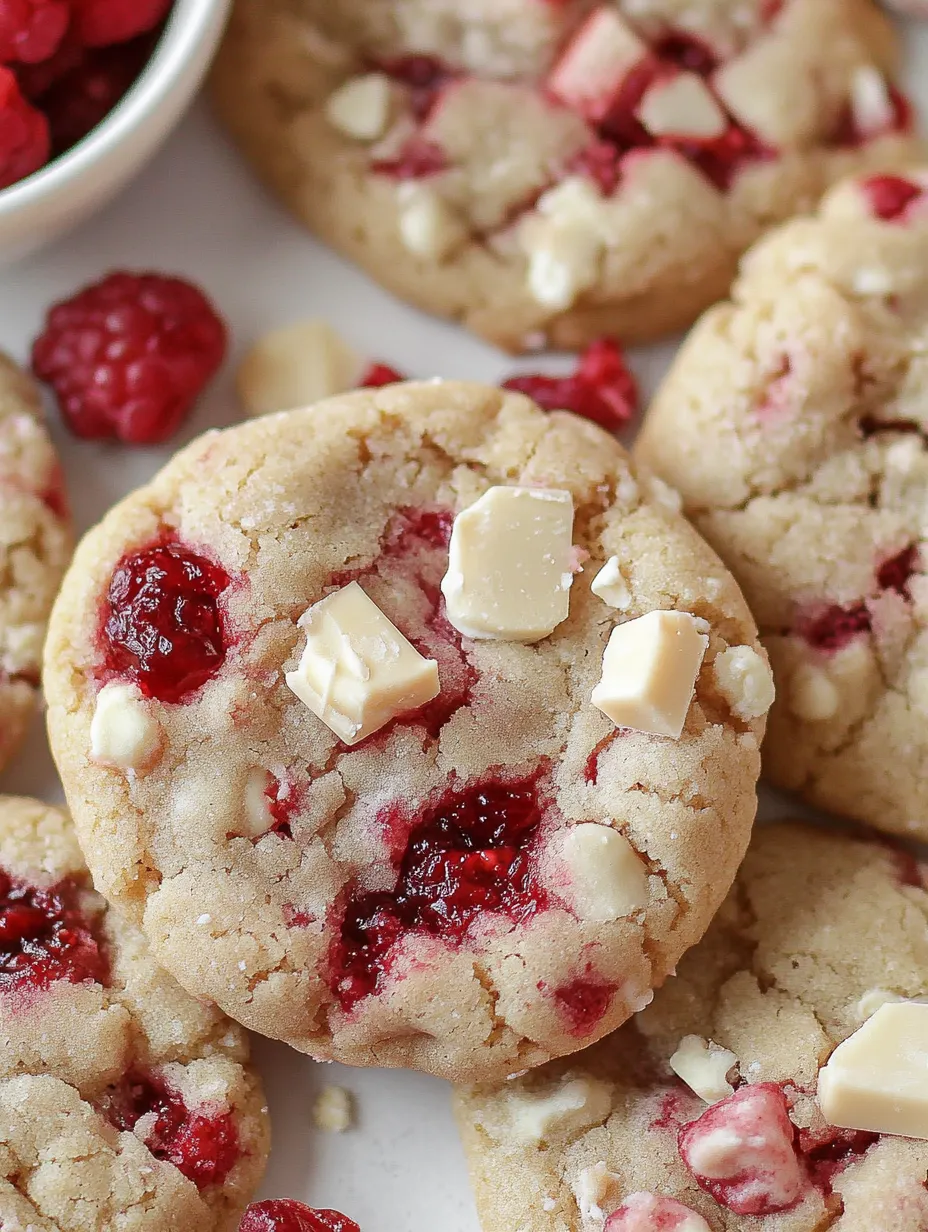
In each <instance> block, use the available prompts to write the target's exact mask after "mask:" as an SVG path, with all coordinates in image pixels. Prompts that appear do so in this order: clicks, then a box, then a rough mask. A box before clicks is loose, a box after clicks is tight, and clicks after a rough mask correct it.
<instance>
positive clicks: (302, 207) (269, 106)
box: [213, 0, 918, 351]
mask: <svg viewBox="0 0 928 1232" xmlns="http://www.w3.org/2000/svg"><path fill="white" fill-rule="evenodd" d="M896 52H897V47H896V39H895V35H894V33H893V31H892V29H891V27H890V25H889V23H888V22H887V20H886V18H885V17H883V16H882V15H881V14H880V12H879V11H878V9H877V8H876V7H875V5H874V4H873V3H872V2H871V0H778V2H777V3H772V4H771V3H769V0H746V3H742V4H738V5H734V6H733V5H731V4H726V3H719V0H693V2H692V3H688V4H681V3H679V0H621V2H620V3H605V4H600V5H599V6H594V5H593V4H591V3H590V2H589V0H566V2H561V3H557V4H546V3H543V2H541V0H508V2H507V3H506V4H505V5H502V6H501V5H500V4H499V3H494V2H493V0H482V2H481V3H480V4H478V5H476V6H475V5H470V6H468V8H467V12H466V14H462V12H461V6H460V5H459V4H456V3H449V2H448V0H396V2H395V3H390V4H386V3H383V2H382V0H350V3H342V4H339V5H337V6H333V5H331V4H329V3H326V2H324V0H309V2H307V3H304V4H301V5H299V6H296V5H294V4H293V3H292V2H290V0H238V2H237V4H236V8H235V12H234V15H233V18H232V24H231V26H230V29H229V32H228V35H227V37H226V41H225V46H224V48H223V50H222V52H221V54H220V57H219V60H218V63H217V66H216V70H215V75H214V81H213V85H214V95H215V98H216V103H217V106H218V110H219V113H220V115H221V117H222V118H223V120H224V121H225V123H226V125H227V126H228V128H229V130H230V131H231V133H232V135H233V136H234V138H235V140H236V141H237V142H238V144H239V145H240V146H241V148H242V149H243V151H244V152H245V154H246V155H247V157H248V158H249V160H250V161H251V162H252V163H253V164H254V166H255V167H256V168H257V170H258V172H259V173H260V174H261V176H262V177H263V178H264V180H265V181H266V182H267V183H268V184H269V185H270V186H271V188H273V189H274V191H275V192H276V193H277V194H278V195H279V196H280V197H281V198H282V199H283V200H284V202H285V203H286V204H287V205H288V206H289V207H290V208H291V209H292V210H293V211H294V212H295V213H296V214H297V216H298V217H299V218H300V219H302V220H303V221H304V222H305V223H306V224H307V225H308V226H309V227H310V228H311V229H312V230H313V231H314V232H316V234H318V235H319V236H321V237H322V238H323V239H325V240H326V241H327V242H329V243H330V244H332V245H333V246H334V247H335V248H337V249H338V250H339V251H341V252H343V253H344V254H346V255H347V256H349V257H351V258H352V259H353V260H355V261H356V262H357V263H358V264H359V265H361V266H362V267H363V268H364V269H365V270H367V271H368V272H369V273H370V274H371V275H372V276H373V277H374V278H376V279H377V280H378V281H379V282H381V283H382V284H383V285H384V286H386V287H387V288H389V289H390V290H391V291H393V292H394V293H395V294H397V295H399V296H401V297H402V298H403V299H407V300H409V301H411V302H412V303H414V304H417V305H419V306H420V307H422V308H425V309H427V310H428V311H430V312H433V313H436V314H438V315H439V316H445V317H450V318H452V319H454V320H459V321H462V322H463V323H464V324H465V325H467V326H468V327H469V328H470V329H472V330H474V331H475V332H477V333H478V334H481V335H483V336H484V337H485V338H487V339H489V340H490V341H491V342H494V343H496V344H498V345H501V346H503V347H505V348H507V349H510V350H515V351H518V350H524V349H534V348H537V347H539V346H541V345H543V344H544V343H545V342H548V343H551V344H553V345H556V346H559V347H565V348H579V347H581V346H583V345H585V344H587V343H589V342H591V341H593V340H595V339H596V338H599V337H601V336H603V335H610V336H614V337H619V338H621V339H623V340H624V341H626V342H641V341H645V340H648V339H652V338H655V337H657V336H659V335H661V334H664V333H667V332H668V331H671V330H674V329H679V328H682V327H684V326H686V325H688V324H690V322H692V321H693V319H694V318H695V317H696V315H697V314H698V313H699V312H700V311H701V310H702V309H703V308H705V307H707V306H708V305H709V304H711V303H713V302H714V301H715V300H717V299H718V298H719V297H720V296H721V295H723V294H725V292H726V291H727V289H728V287H729V285H730V283H731V279H732V276H733V274H734V270H735V263H736V260H737V257H738V254H739V253H740V252H742V251H743V250H744V249H745V248H746V247H747V246H748V244H750V243H751V242H752V241H753V240H754V239H755V238H756V237H757V236H758V235H759V234H760V232H761V231H763V230H764V229H765V228H766V227H768V226H769V225H770V224H771V223H773V222H776V221H778V220H781V219H783V218H786V217H789V216H791V215H792V214H793V213H795V212H796V211H797V210H801V209H802V208H804V207H808V206H810V205H811V204H812V203H813V202H814V201H815V200H816V199H817V197H818V196H819V195H820V193H821V192H822V190H823V189H824V187H825V186H826V185H827V184H828V183H830V182H831V181H833V180H834V179H835V178H836V177H837V176H839V175H841V174H846V173H848V172H850V171H853V170H855V169H857V168H859V167H870V166H873V165H875V164H878V163H879V164H882V163H884V162H887V161H889V162H898V161H900V160H902V159H911V157H912V156H913V153H914V151H915V150H916V149H917V148H918V147H917V144H916V142H915V140H914V138H913V136H912V133H911V121H912V116H911V110H910V107H909V105H908V103H907V102H906V101H905V100H904V99H903V97H902V96H901V95H900V94H899V92H898V90H897V89H896V87H895V85H894V84H893V82H894V76H893V74H894V65H895V61H896Z"/></svg>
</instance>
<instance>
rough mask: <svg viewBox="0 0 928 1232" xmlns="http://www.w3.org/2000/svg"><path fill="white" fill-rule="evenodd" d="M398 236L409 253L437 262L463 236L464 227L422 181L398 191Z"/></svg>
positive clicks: (436, 194)
mask: <svg viewBox="0 0 928 1232" xmlns="http://www.w3.org/2000/svg"><path fill="white" fill-rule="evenodd" d="M399 201H400V216H399V227H400V237H401V239H402V241H403V243H404V244H405V246H406V248H407V249H408V251H409V252H411V253H413V254H414V255H415V256H417V257H426V258H427V259H428V260H430V261H433V260H434V261H441V260H442V259H443V258H444V257H447V256H448V255H449V254H450V253H451V252H452V251H453V250H454V249H455V248H458V247H459V246H460V245H461V244H462V243H463V242H464V240H465V239H466V238H467V227H466V226H465V225H464V222H463V221H462V219H461V218H460V217H459V216H458V215H457V214H456V213H455V211H454V209H453V208H452V207H451V206H450V205H449V204H448V202H447V201H446V200H445V199H444V198H443V197H441V196H439V194H438V193H437V192H435V191H434V189H431V188H427V187H426V186H425V185H424V184H414V183H411V184H403V185H401V186H400V191H399Z"/></svg>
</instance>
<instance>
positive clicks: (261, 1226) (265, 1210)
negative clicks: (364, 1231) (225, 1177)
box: [239, 1198, 361, 1232]
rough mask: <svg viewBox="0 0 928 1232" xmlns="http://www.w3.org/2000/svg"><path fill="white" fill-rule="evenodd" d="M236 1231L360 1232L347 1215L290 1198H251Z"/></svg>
mask: <svg viewBox="0 0 928 1232" xmlns="http://www.w3.org/2000/svg"><path fill="white" fill-rule="evenodd" d="M239 1232H361V1229H360V1228H359V1227H358V1225H357V1224H356V1223H355V1222H354V1220H353V1219H349V1218H348V1217H347V1215H340V1214H339V1213H338V1211H330V1210H313V1209H311V1208H310V1207H308V1206H304V1205H303V1203H302V1202H294V1201H293V1199H292V1198H274V1199H272V1200H271V1201H270V1202H255V1203H253V1204H252V1205H251V1206H249V1208H248V1210H247V1211H246V1212H245V1214H244V1215H243V1216H242V1222H241V1223H240V1224H239Z"/></svg>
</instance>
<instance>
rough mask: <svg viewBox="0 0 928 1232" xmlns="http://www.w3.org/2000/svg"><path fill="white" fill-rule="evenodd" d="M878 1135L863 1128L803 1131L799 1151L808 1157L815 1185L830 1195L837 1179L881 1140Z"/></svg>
mask: <svg viewBox="0 0 928 1232" xmlns="http://www.w3.org/2000/svg"><path fill="white" fill-rule="evenodd" d="M879 1136H880V1135H879V1134H872V1133H869V1132H867V1131H866V1130H861V1129H836V1128H835V1126H834V1125H825V1126H824V1127H823V1128H822V1129H818V1130H811V1129H800V1130H799V1150H800V1151H801V1152H802V1154H803V1155H804V1156H805V1160H806V1164H807V1166H808V1169H809V1175H810V1176H811V1178H812V1183H813V1184H814V1185H815V1186H816V1187H817V1188H818V1189H821V1190H822V1191H823V1192H824V1193H826V1194H829V1193H831V1190H832V1184H833V1182H834V1178H835V1177H836V1176H837V1175H838V1174H839V1173H841V1172H843V1171H844V1169H845V1168H846V1167H847V1166H848V1165H849V1164H852V1163H854V1162H855V1161H856V1160H858V1159H860V1158H861V1156H863V1155H865V1154H866V1153H867V1151H868V1150H869V1149H870V1147H871V1146H873V1144H874V1142H877V1141H878V1140H879Z"/></svg>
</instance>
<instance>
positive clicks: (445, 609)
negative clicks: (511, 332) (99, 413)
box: [47, 382, 772, 1078]
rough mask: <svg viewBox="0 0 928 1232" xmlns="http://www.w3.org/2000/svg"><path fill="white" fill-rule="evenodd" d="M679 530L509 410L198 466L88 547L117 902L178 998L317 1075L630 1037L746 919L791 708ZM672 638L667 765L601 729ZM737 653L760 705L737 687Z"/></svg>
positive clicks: (100, 777)
mask: <svg viewBox="0 0 928 1232" xmlns="http://www.w3.org/2000/svg"><path fill="white" fill-rule="evenodd" d="M500 489H502V490H503V491H504V492H506V491H510V492H511V490H512V489H516V490H517V492H520V493H521V494H522V495H521V496H520V497H519V499H518V500H515V501H510V500H501V499H497V498H498V496H499V490H500ZM493 490H495V494H494V492H493ZM667 502H668V497H667V490H666V488H665V487H664V486H663V485H660V484H655V482H654V481H652V480H650V479H648V478H647V477H643V476H639V477H636V476H635V474H634V472H633V471H632V470H631V468H630V466H629V463H628V460H627V457H626V455H625V453H624V451H623V450H622V449H621V447H620V446H619V445H618V444H617V443H616V442H615V441H614V440H613V439H612V438H611V437H609V436H607V435H606V434H605V433H604V432H602V430H601V429H599V428H596V427H595V426H593V425H592V424H589V423H587V422H585V421H583V420H580V419H578V418H575V417H574V416H572V415H568V414H564V413H555V414H551V415H547V414H544V413H543V412H541V411H540V410H538V408H537V407H535V406H534V405H533V404H532V403H531V402H530V401H529V400H528V399H527V398H525V397H523V396H522V395H519V394H514V393H505V392H502V391H500V390H498V389H489V388H486V387H484V386H480V385H472V384H463V383H453V382H447V383H441V382H428V383H422V384H409V385H395V386H392V387H390V388H387V389H383V390H379V391H373V390H369V391H363V392H359V393H355V394H349V395H347V396H345V397H341V398H333V399H331V400H329V401H327V402H322V403H319V404H317V405H316V406H315V407H312V408H310V409H307V410H301V411H293V412H288V413H284V414H279V415H271V416H267V417H264V418H262V419H258V420H253V421H251V422H250V423H248V424H243V425H241V426H239V427H236V428H233V429H230V430H228V431H226V432H221V433H213V434H210V435H207V436H205V437H203V438H202V439H201V440H199V441H198V442H195V443H194V444H193V445H191V446H190V447H189V448H188V449H186V450H184V451H183V452H182V453H181V454H179V455H178V457H177V458H175V459H174V461H173V462H171V463H170V464H169V465H168V467H167V468H166V469H165V470H164V471H162V473H161V474H160V475H159V476H158V477H157V478H156V479H155V480H154V481H153V482H152V483H151V484H150V485H149V486H148V487H146V488H144V489H142V490H141V491H139V492H137V493H135V494H134V495H133V496H130V497H129V498H128V499H127V500H126V501H124V502H123V503H122V504H121V505H120V506H119V507H118V508H117V509H116V510H114V511H113V512H112V513H111V514H110V515H109V516H108V517H107V518H106V519H105V520H104V522H103V523H102V525H101V526H99V527H98V528H97V529H96V530H94V531H93V532H91V534H90V535H89V536H88V537H87V539H86V540H85V541H84V544H83V546H82V548H81V549H80V552H79V556H78V558H77V560H76V562H75V565H74V567H73V570H72V571H71V573H70V574H69V576H68V578H67V579H66V581H65V585H64V590H63V592H62V597H61V599H60V602H59V605H58V608H57V614H56V616H55V617H54V619H53V631H52V633H51V637H50V642H49V647H48V656H47V664H48V666H47V671H48V675H49V681H48V688H49V698H50V728H51V735H52V741H53V745H54V750H55V755H56V758H57V760H58V763H59V766H60V768H61V771H62V773H63V778H64V783H65V788H66V791H67V794H68V797H69V800H70V801H71V804H72V808H73V809H74V811H75V813H76V816H77V820H78V828H79V833H80V835H81V838H82V841H83V843H84V844H85V848H86V850H87V852H88V853H89V860H90V864H91V866H92V868H93V871H94V874H95V877H96V879H97V884H98V885H99V887H100V888H101V890H102V891H103V892H104V893H105V894H106V895H108V896H109V897H111V898H112V899H113V900H114V901H115V902H117V903H119V905H120V906H122V907H123V908H125V909H126V910H128V911H129V912H131V913H132V915H133V917H134V918H136V919H137V920H139V921H140V922H141V923H142V925H143V927H144V929H145V931H146V933H147V935H148V937H149V939H150V941H151V943H152V946H153V948H154V951H155V953H156V955H157V956H158V958H159V960H160V961H161V962H163V963H164V965H165V966H166V967H167V968H168V970H170V971H171V972H172V973H173V974H174V975H175V976H176V977H177V978H178V979H179V980H180V982H181V983H182V984H183V985H185V987H187V988H188V989H190V990H191V991H195V992H197V993H198V994H200V995H205V996H208V997H210V998H212V999H213V1000H215V1001H216V1002H217V1003H218V1004H219V1005H221V1006H222V1007H223V1008H224V1009H226V1010H227V1011H228V1012H230V1013H231V1014H232V1015H233V1017H235V1018H237V1019H239V1021H241V1022H243V1023H245V1024H246V1025H247V1026H249V1027H252V1028H253V1029H255V1030H257V1031H260V1032H262V1033H264V1034H266V1035H270V1036H275V1037H278V1038H280V1039H283V1040H286V1041H287V1042H288V1043H290V1044H292V1045H293V1046H295V1047H297V1048H299V1049H301V1050H303V1051H306V1052H308V1053H311V1054H313V1055H315V1056H319V1057H325V1058H337V1059H339V1060H342V1061H348V1062H350V1063H352V1064H360V1065H371V1064H377V1065H405V1066H410V1067H417V1068H421V1069H425V1070H430V1071H432V1072H435V1073H438V1074H442V1075H448V1076H451V1077H458V1078H462V1077H465V1076H467V1075H469V1074H486V1075H491V1074H492V1075H494V1076H503V1075H505V1074H507V1073H510V1072H512V1071H515V1070H519V1069H522V1068H524V1067H525V1066H530V1065H537V1064H540V1063H541V1062H543V1061H545V1060H547V1059H549V1058H551V1057H552V1056H555V1055H561V1054H564V1053H567V1052H573V1051H575V1050H576V1049H578V1048H580V1047H581V1046H582V1045H583V1044H585V1043H588V1042H590V1041H592V1040H594V1039H598V1038H599V1037H600V1036H601V1035H604V1034H605V1033H606V1032H607V1031H609V1030H611V1029H612V1028H613V1027H615V1026H617V1025H618V1024H619V1023H621V1022H622V1021H624V1020H625V1018H627V1017H628V1015H629V1014H630V1013H631V1012H633V1010H635V1009H639V1008H641V1006H642V1005H644V1004H645V1003H646V1002H647V1001H648V1000H649V998H650V995H651V989H652V988H653V987H654V986H655V985H656V984H659V983H660V982H662V981H663V979H664V978H665V976H666V975H667V973H668V972H669V971H671V970H672V969H673V967H674V966H675V965H676V962H677V960H678V958H679V956H680V954H681V953H682V952H683V951H684V950H685V949H686V948H687V947H688V946H689V945H691V944H692V943H693V942H694V941H695V940H696V939H697V938H698V937H699V936H701V934H702V932H703V931H704V929H705V927H706V925H707V923H708V921H709V919H710V918H711V916H712V914H713V912H714V911H715V909H716V908H717V906H718V904H719V902H720V901H721V899H722V898H723V897H724V894H725V891H726V889H727V887H728V885H729V884H730V882H731V879H732V877H733V875H734V870H735V868H736V867H737V865H738V863H739V861H740V859H741V856H742V854H743V851H744V848H745V846H746V844H747V837H748V831H749V829H750V824H751V820H752V818H753V816H754V808H755V794H754V789H755V778H756V775H757V772H758V763H759V755H758V743H759V739H760V737H761V734H762V732H763V727H764V714H765V712H766V709H767V707H768V706H769V704H770V700H771V695H772V684H771V678H770V673H769V669H768V667H767V664H766V659H765V658H764V657H763V655H762V653H759V651H758V647H757V644H756V641H755V629H754V625H753V622H752V620H751V617H750V614H749V612H748V609H747V607H746V606H745V604H744V602H743V600H742V598H741V595H740V593H739V592H738V590H737V587H736V586H735V585H734V583H733V582H732V580H731V578H730V577H729V576H728V574H727V573H726V572H725V570H724V569H723V568H722V567H721V566H720V564H719V562H718V560H717V558H716V557H715V556H714V554H713V553H712V552H711V551H710V550H709V549H708V548H707V547H706V546H705V545H704V544H703V542H702V541H701V540H700V539H699V537H698V536H697V535H696V533H695V532H694V531H693V530H692V529H691V528H690V527H689V526H688V525H687V523H686V522H685V521H684V520H683V519H682V518H681V517H680V516H679V514H678V513H677V512H676V511H675V510H674V509H673V508H670V507H668V503H667ZM565 505H568V506H569V515H568V518H567V520H566V522H565V521H564V508H565ZM552 510H553V513H552V512H551V511H552ZM465 511H466V512H465ZM459 514H463V515H464V516H463V517H458V518H457V521H456V522H455V518H456V515H459ZM478 515H479V516H478ZM526 519H528V520H529V521H526ZM453 523H454V528H453V526H452V524H453ZM531 527H535V529H536V530H537V538H536V540H535V541H533V540H532V537H531V536H530V535H529V534H528V533H527V532H528V529H530V528H531ZM452 532H453V533H452ZM452 540H454V546H453V550H449V546H450V545H451V543H452ZM507 545H508V547H509V549H510V551H511V555H509V556H508V557H507V553H506V548H507ZM514 545H517V549H516V547H515V546H514ZM612 558H614V564H613V570H614V571H615V572H618V574H619V576H620V577H621V578H622V579H623V581H624V589H621V591H620V588H619V587H617V586H615V585H613V588H612V589H610V591H609V598H608V600H607V599H606V598H604V597H602V596H600V595H596V594H593V592H592V590H591V588H590V585H591V582H592V581H593V579H594V577H595V576H596V575H597V573H598V572H599V570H600V568H601V567H602V566H603V565H604V564H605V562H606V561H608V560H611V559H612ZM552 561H553V562H556V563H557V568H551V567H550V565H551V562H552ZM533 562H534V563H533ZM443 592H444V593H443ZM446 595H447V596H448V597H447V599H446V598H445V596H446ZM654 609H676V610H677V617H676V618H677V620H678V621H679V622H681V624H683V625H687V626H688V627H689V632H690V633H691V634H692V636H691V637H690V638H688V639H686V648H685V654H684V659H685V661H684V663H683V669H682V670H683V675H684V677H685V679H684V684H683V687H684V688H685V691H686V698H685V706H684V707H683V709H684V714H683V717H682V730H674V731H673V732H672V734H669V735H668V734H664V735H661V736H658V735H654V734H649V733H650V732H652V731H653V730H654V729H655V728H656V727H658V726H662V730H664V731H666V730H667V729H668V728H670V727H671V726H672V725H673V723H674V722H675V721H676V719H677V718H678V717H679V713H678V709H677V707H678V704H679V692H674V691H673V690H670V692H669V693H668V692H667V691H666V690H665V689H664V688H663V682H664V680H665V677H666V676H667V675H668V674H669V675H670V676H673V675H674V673H675V671H676V667H675V664H676V663H677V658H678V655H679V648H678V646H677V636H676V633H675V631H674V629H673V628H671V627H670V626H668V627H666V628H665V627H664V626H663V625H662V626H661V627H660V629H657V630H655V631H654V636H653V637H652V638H651V639H650V641H649V642H648V643H647V647H646V649H647V653H648V655H649V662H650V663H651V664H652V666H653V671H652V673H651V674H650V675H649V676H648V677H646V678H645V677H641V678H638V677H636V679H638V680H639V695H638V704H639V710H640V714H641V718H640V721H639V722H638V730H632V729H631V728H630V727H629V726H626V727H625V728H618V727H617V726H616V724H615V722H614V721H613V720H612V719H610V718H609V717H607V714H605V713H603V711H602V710H600V709H598V708H597V707H596V706H595V705H594V704H593V702H592V696H591V695H592V693H593V689H594V687H595V686H596V684H597V681H599V679H600V677H601V675H603V672H604V662H603V659H604V650H605V647H606V643H607V640H608V638H609V636H610V632H611V630H612V629H613V627H614V626H615V625H616V624H619V623H622V622H628V621H632V620H634V619H637V618H642V617H644V618H646V617H647V614H648V613H650V612H652V611H653V610H654ZM542 610H543V613H544V622H543V623H542V622H541V621H539V616H538V613H539V611H542ZM520 617H521V619H522V620H523V621H524V623H522V624H520V623H519V620H520ZM478 626H479V627H478ZM462 628H468V629H473V631H474V632H479V637H478V638H472V637H470V636H466V635H465V634H464V633H462V632H460V631H459V630H460V629H462ZM694 639H695V641H694ZM733 647H738V648H739V652H740V653H742V654H744V655H745V656H747V657H748V659H750V660H751V661H752V662H753V664H754V666H755V667H756V669H757V671H758V673H760V675H761V676H763V677H765V679H766V681H767V689H766V692H765V691H764V690H763V689H761V690H760V693H759V694H756V695H750V696H749V694H748V693H747V692H746V691H745V690H744V689H743V688H742V687H741V684H740V682H734V683H733V682H732V680H730V679H728V678H727V677H726V680H725V683H724V684H723V683H721V682H720V680H719V678H718V676H717V673H716V665H717V664H718V663H719V662H720V660H722V659H723V656H725V655H726V654H729V653H730V652H731V649H732V648H733ZM687 673H689V674H688V675H687ZM625 721H626V723H628V722H629V720H628V719H626V720H625Z"/></svg>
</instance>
